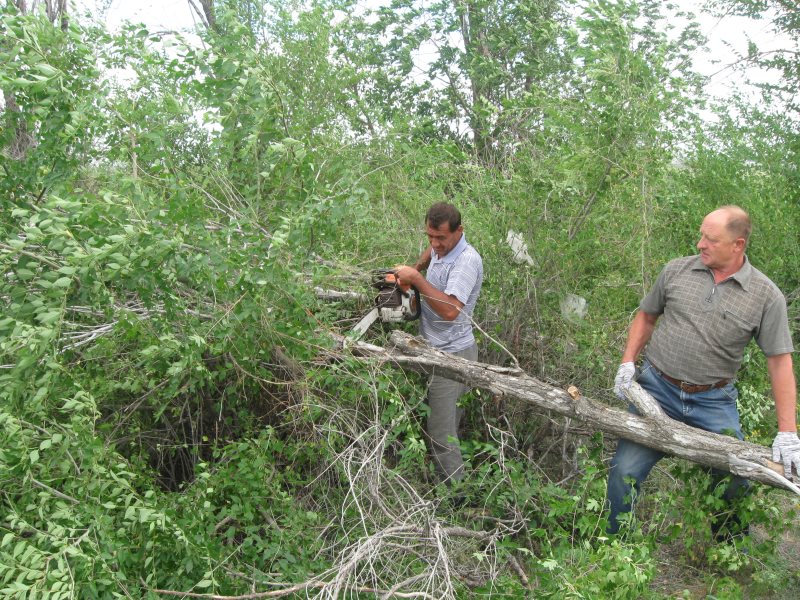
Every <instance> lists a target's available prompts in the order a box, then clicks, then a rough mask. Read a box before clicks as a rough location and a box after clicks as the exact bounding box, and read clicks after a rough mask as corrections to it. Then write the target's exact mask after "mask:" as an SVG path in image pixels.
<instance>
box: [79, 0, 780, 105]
mask: <svg viewBox="0 0 800 600" xmlns="http://www.w3.org/2000/svg"><path fill="white" fill-rule="evenodd" d="M77 1H78V3H79V4H80V5H83V6H87V7H97V6H103V5H104V4H106V5H108V10H107V13H106V22H107V24H108V26H109V28H110V29H112V30H113V29H115V28H116V27H118V26H119V25H120V23H121V22H122V21H124V20H130V21H134V22H142V23H144V24H145V25H146V26H147V27H148V28H149V29H150V30H151V31H162V30H185V29H187V28H192V27H193V26H195V24H196V16H195V15H194V14H193V11H192V10H191V9H190V7H189V2H188V0H77ZM367 1H369V0H367ZM673 1H674V2H675V3H676V4H678V5H679V6H681V7H682V8H683V9H684V10H689V11H692V12H694V13H695V14H696V16H697V18H698V20H699V22H700V25H701V30H702V33H703V34H704V35H705V36H706V37H707V38H708V50H707V51H697V52H696V53H695V56H694V61H695V68H696V69H697V70H698V71H699V72H700V73H701V74H702V75H706V76H710V77H711V80H710V82H709V87H708V92H709V94H711V95H712V96H719V97H725V96H728V95H730V94H731V93H733V92H737V91H739V92H741V91H742V90H743V84H742V76H741V75H740V74H739V73H738V72H736V71H734V70H733V69H726V68H724V67H725V66H726V65H729V64H730V63H732V62H734V61H735V60H736V52H739V53H742V54H746V53H747V36H750V38H751V39H753V41H755V42H756V43H757V44H758V46H759V48H761V49H766V50H769V49H775V48H778V47H780V45H781V42H782V40H780V39H779V38H776V37H775V36H774V35H773V34H772V33H771V32H770V31H769V22H768V21H766V20H763V21H752V20H750V19H745V18H741V17H726V18H724V19H715V18H713V17H710V16H708V15H704V14H702V13H701V12H700V7H701V6H702V4H703V1H702V0H673ZM93 12H97V11H93ZM749 74H750V76H754V75H758V76H760V77H761V79H762V80H764V78H765V77H768V75H767V74H761V73H757V72H756V71H754V70H751V71H750V73H749Z"/></svg>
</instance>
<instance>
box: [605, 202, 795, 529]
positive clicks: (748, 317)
mask: <svg viewBox="0 0 800 600" xmlns="http://www.w3.org/2000/svg"><path fill="white" fill-rule="evenodd" d="M751 230H752V225H751V222H750V217H749V216H748V214H747V213H746V212H745V211H744V210H742V209H741V208H739V207H738V206H723V207H721V208H719V209H717V210H715V211H713V212H711V213H710V214H708V215H707V216H706V218H705V219H704V220H703V224H702V226H701V227H700V241H699V242H698V243H697V248H698V250H699V251H700V254H699V255H695V256H688V257H684V258H678V259H676V260H673V261H671V262H669V263H668V264H667V265H666V266H665V267H664V269H663V270H662V271H661V274H660V275H659V277H658V281H657V282H656V284H655V286H654V287H653V289H652V290H650V293H649V294H647V296H645V298H644V299H643V300H642V301H641V302H640V304H639V312H638V313H637V314H636V316H635V317H634V319H633V322H632V323H631V326H630V330H629V332H628V339H627V343H626V345H625V351H624V353H623V355H622V364H621V365H620V367H619V370H618V371H617V375H616V378H615V380H614V392H615V393H616V394H617V396H619V397H620V398H621V399H623V400H624V399H625V395H624V390H625V389H626V388H627V387H629V386H630V382H631V381H633V380H634V379H635V380H636V381H637V382H638V383H639V384H640V385H641V386H642V387H643V388H644V389H645V390H647V391H648V392H649V393H650V394H651V395H652V396H653V397H655V398H656V400H658V402H659V404H660V405H661V407H662V408H663V409H664V411H665V412H666V413H667V415H669V416H670V417H671V418H673V419H676V420H678V421H681V422H683V423H686V424H688V425H692V426H694V427H698V428H701V429H704V430H706V431H712V432H715V433H733V434H734V435H735V436H736V437H737V438H739V439H743V435H742V430H741V427H740V424H739V413H738V411H737V408H736V399H737V397H738V392H737V390H736V387H735V386H734V385H733V382H734V379H735V377H736V373H737V371H738V370H739V367H740V365H741V362H742V357H743V355H744V348H745V346H746V345H747V344H748V343H749V341H750V340H751V339H755V340H756V343H757V344H758V345H759V347H760V348H761V350H762V351H763V352H764V354H765V355H766V357H767V369H768V371H769V376H770V382H771V384H772V392H773V396H774V399H775V409H776V412H777V417H778V435H777V436H776V437H775V441H774V443H773V445H772V449H773V459H774V460H775V461H779V462H781V463H783V465H784V472H785V476H786V477H787V478H790V477H791V476H792V467H794V468H795V470H800V440H799V439H798V437H797V423H796V415H795V410H796V409H795V403H796V384H795V378H794V372H793V369H792V355H791V353H792V351H793V346H792V338H791V333H790V331H789V323H788V319H787V315H786V300H785V299H784V297H783V294H782V293H781V291H780V290H779V289H778V288H777V286H776V285H775V284H774V283H773V282H772V281H770V280H769V279H768V278H767V277H766V276H765V275H764V274H763V273H761V272H760V271H759V270H758V269H756V268H755V267H753V266H752V265H751V264H750V262H749V261H748V259H747V256H746V255H745V249H746V247H747V242H748V238H749V236H750V232H751ZM657 321H658V326H656V322H657ZM642 351H644V360H643V361H642V364H641V367H640V368H639V370H638V372H637V370H636V368H635V361H636V360H637V358H638V357H639V354H640V353H641V352H642ZM630 410H632V411H634V412H635V409H633V408H632V407H631V408H630ZM663 456H664V454H663V453H661V452H659V451H658V450H653V449H651V448H647V447H645V446H641V445H639V444H636V443H634V442H632V441H630V440H625V439H621V440H620V441H619V444H618V445H617V451H616V454H615V455H614V458H613V459H612V461H611V470H610V472H609V476H608V503H609V506H610V515H609V523H608V532H609V533H616V532H617V531H618V529H619V521H618V517H619V516H620V515H621V514H625V513H628V512H630V511H631V509H632V506H633V503H634V501H635V498H636V495H637V494H638V492H639V489H640V486H641V484H642V482H643V481H644V480H645V478H646V477H647V475H648V474H649V473H650V470H651V469H652V468H653V466H654V465H655V464H656V462H658V461H659V460H660V459H661V458H662V457H663ZM715 475H716V477H717V478H720V479H721V478H722V475H723V474H721V473H716V474H715ZM631 481H632V482H633V488H631V484H630V482H631ZM746 489H747V481H746V480H744V479H741V478H738V477H733V476H732V478H731V480H730V482H728V483H727V487H726V489H725V491H724V498H725V500H727V501H729V502H730V501H731V500H733V499H734V498H736V497H737V496H740V495H741V494H742V493H744V492H745V491H746ZM747 530H748V528H747V524H744V523H741V522H740V521H739V519H738V517H737V516H735V515H734V516H732V517H729V518H728V519H727V522H725V519H724V518H722V517H717V518H715V519H714V521H713V522H712V531H713V533H714V535H715V538H716V539H717V540H718V541H722V540H726V539H730V538H731V537H732V536H735V535H740V534H744V533H746V532H747Z"/></svg>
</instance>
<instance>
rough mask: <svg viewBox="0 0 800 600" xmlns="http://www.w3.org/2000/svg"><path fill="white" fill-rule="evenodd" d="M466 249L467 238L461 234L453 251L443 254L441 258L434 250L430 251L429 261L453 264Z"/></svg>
mask: <svg viewBox="0 0 800 600" xmlns="http://www.w3.org/2000/svg"><path fill="white" fill-rule="evenodd" d="M466 249H467V236H466V235H464V234H463V233H462V234H461V239H460V240H458V243H457V244H456V245H455V246H453V249H452V250H450V252H448V253H447V254H445V255H444V256H443V257H441V258H440V257H439V255H438V254H436V251H435V250H431V260H433V262H443V263H451V262H455V261H456V259H457V258H458V257H459V255H460V254H461V253H462V252H463V251H464V250H466Z"/></svg>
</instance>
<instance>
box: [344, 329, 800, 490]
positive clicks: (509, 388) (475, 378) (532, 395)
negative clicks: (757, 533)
mask: <svg viewBox="0 0 800 600" xmlns="http://www.w3.org/2000/svg"><path fill="white" fill-rule="evenodd" d="M390 342H391V346H390V347H389V348H383V347H381V346H375V345H372V344H368V343H365V342H356V343H351V344H348V347H349V348H351V350H352V352H353V354H355V355H358V356H364V357H370V358H372V359H376V360H378V361H380V362H384V363H388V364H392V365H395V366H398V367H402V368H406V369H411V370H414V371H418V372H422V373H428V374H430V373H433V372H436V374H437V375H444V376H446V377H448V378H450V379H455V380H457V381H460V382H462V383H465V384H467V385H469V386H471V387H478V388H483V389H486V390H488V391H490V392H492V393H493V394H496V395H503V396H508V397H513V398H517V399H519V400H522V401H523V402H529V403H531V404H534V405H536V406H538V407H539V408H542V409H546V410H552V411H554V412H557V413H559V414H561V415H564V416H567V417H572V418H575V419H579V420H581V421H584V422H586V423H589V424H591V425H592V426H594V427H596V428H597V429H600V430H602V431H605V432H607V433H611V434H614V435H616V436H618V437H623V438H626V439H629V440H632V441H634V442H637V443H639V444H642V445H643V446H647V447H649V448H655V449H656V450H660V451H662V452H664V453H665V454H670V455H673V456H677V457H679V458H684V459H686V460H689V461H692V462H694V463H697V464H701V465H705V466H708V467H713V468H715V469H720V470H723V471H728V472H730V473H734V474H736V475H739V476H740V477H744V478H746V479H751V480H753V481H758V482H761V483H765V484H767V485H770V486H772V487H776V488H782V489H786V490H790V491H792V492H794V493H795V494H798V495H800V488H798V486H796V485H795V484H793V483H792V482H791V481H790V480H788V479H786V478H785V477H784V476H783V465H780V464H778V463H775V462H773V461H772V460H771V458H772V453H771V451H770V450H769V449H768V448H765V447H764V446H759V445H757V444H752V443H750V442H741V441H739V440H737V439H736V438H733V437H729V436H724V435H719V434H716V433H710V432H708V431H704V430H702V429H697V428H695V427H690V426H688V425H685V424H683V423H680V422H678V421H675V420H673V419H670V418H669V417H667V416H666V415H665V414H664V413H663V411H662V410H661V408H660V406H659V405H658V403H657V402H656V401H655V400H654V399H653V398H652V396H650V395H649V394H648V393H647V392H645V391H644V390H643V389H642V388H641V387H640V386H639V385H638V384H633V385H632V386H631V389H630V391H629V398H630V400H631V402H633V403H634V405H635V406H636V407H637V408H638V410H639V411H640V413H641V414H642V415H643V416H638V415H634V414H631V413H629V412H627V411H625V410H622V409H619V408H614V407H611V406H608V405H605V404H602V403H600V402H597V401H595V400H591V399H589V398H585V397H583V396H581V395H580V394H579V393H575V391H574V390H573V393H572V395H571V394H570V393H569V392H567V391H564V390H561V389H559V388H556V387H553V386H551V385H548V384H546V383H543V382H541V381H539V380H538V379H535V378H534V377H531V376H529V375H527V374H526V373H525V372H524V371H522V370H520V369H515V368H506V367H498V366H493V365H488V364H484V363H478V362H470V361H468V360H465V359H463V358H459V357H457V356H454V355H452V354H448V353H446V352H442V351H440V350H436V349H435V348H433V347H431V346H430V345H428V344H427V343H425V342H424V341H423V340H421V339H420V338H415V337H413V336H411V335H409V334H407V333H405V332H402V331H395V332H393V333H392V334H391V337H390Z"/></svg>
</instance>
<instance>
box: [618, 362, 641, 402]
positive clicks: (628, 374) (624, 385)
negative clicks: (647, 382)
mask: <svg viewBox="0 0 800 600" xmlns="http://www.w3.org/2000/svg"><path fill="white" fill-rule="evenodd" d="M635 374H636V366H635V365H634V364H633V363H632V362H624V363H622V364H621V365H620V366H619V369H617V376H616V377H614V393H615V394H616V395H617V398H619V399H620V400H625V399H626V398H625V390H627V389H628V388H629V387H631V382H632V381H633V376H634V375H635Z"/></svg>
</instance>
